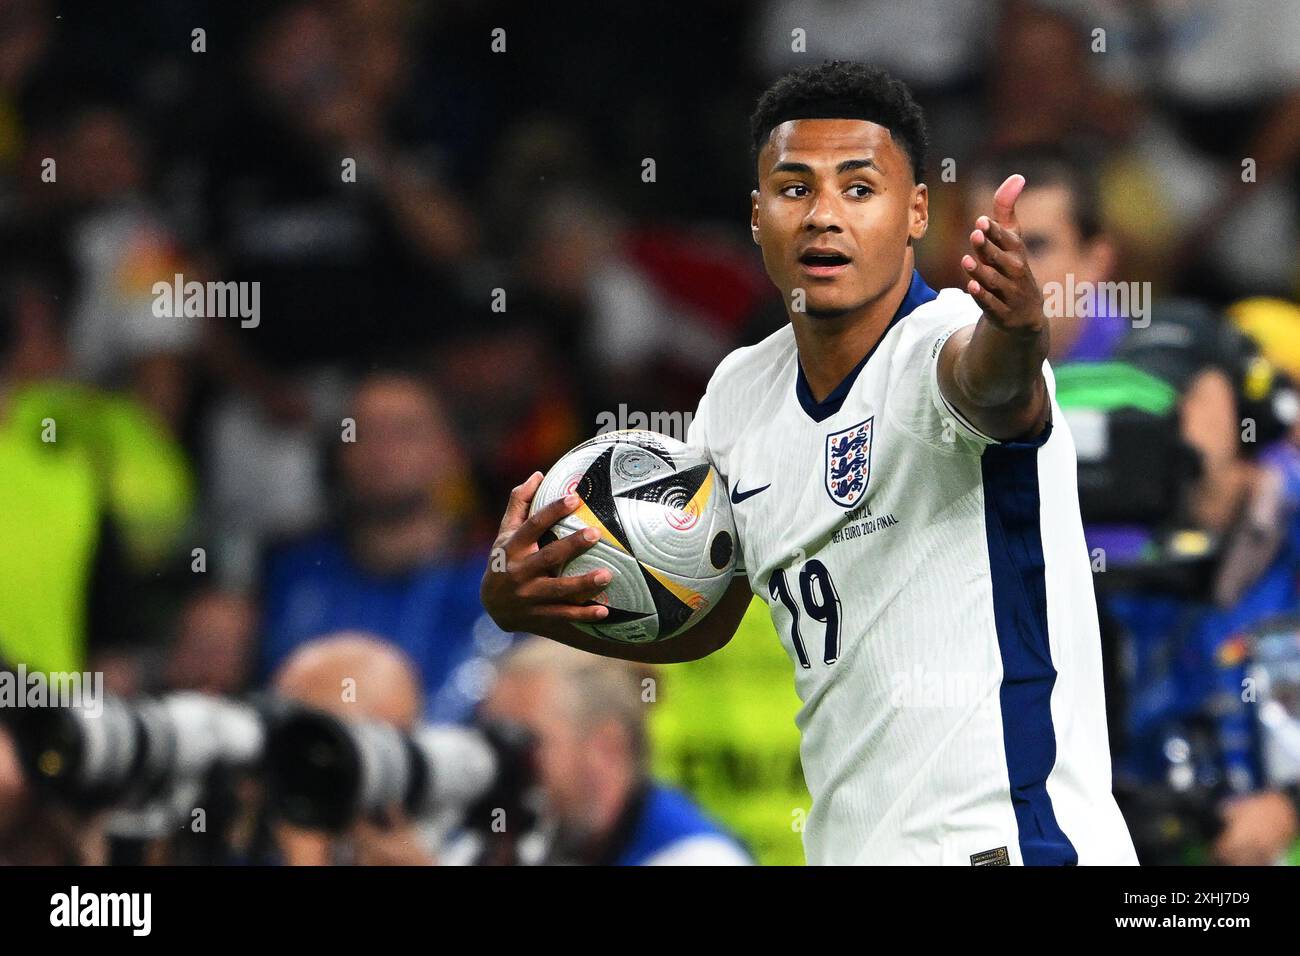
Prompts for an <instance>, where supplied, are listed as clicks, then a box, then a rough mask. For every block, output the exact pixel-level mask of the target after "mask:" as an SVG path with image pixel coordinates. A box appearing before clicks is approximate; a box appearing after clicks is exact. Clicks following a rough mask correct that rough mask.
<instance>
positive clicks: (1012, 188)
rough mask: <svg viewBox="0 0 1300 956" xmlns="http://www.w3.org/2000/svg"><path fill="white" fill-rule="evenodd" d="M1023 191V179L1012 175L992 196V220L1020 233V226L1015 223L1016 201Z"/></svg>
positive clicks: (1018, 175)
mask: <svg viewBox="0 0 1300 956" xmlns="http://www.w3.org/2000/svg"><path fill="white" fill-rule="evenodd" d="M1024 189H1025V177H1024V176H1021V175H1020V174H1019V173H1013V174H1011V175H1010V176H1008V177H1007V178H1006V181H1005V182H1003V184H1002V185H1001V186H999V187H998V191H997V192H995V193H994V194H993V218H994V219H996V220H997V221H998V222H1000V223H1002V225H1004V226H1006V227H1007V228H1008V229H1014V230H1015V231H1016V232H1019V231H1020V224H1019V223H1018V222H1017V221H1016V200H1017V199H1019V198H1020V194H1021V193H1022V192H1024Z"/></svg>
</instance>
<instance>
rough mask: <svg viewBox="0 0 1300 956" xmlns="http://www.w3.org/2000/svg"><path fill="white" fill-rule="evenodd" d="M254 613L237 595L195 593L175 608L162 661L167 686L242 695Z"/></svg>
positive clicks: (249, 674)
mask: <svg viewBox="0 0 1300 956" xmlns="http://www.w3.org/2000/svg"><path fill="white" fill-rule="evenodd" d="M256 628H257V615H256V611H255V610H254V608H253V606H252V604H251V602H250V601H249V600H248V599H247V598H246V597H244V596H243V595H241V594H233V593H229V592H222V591H207V590H205V591H201V592H199V593H198V594H196V595H195V596H194V597H193V598H191V599H190V600H189V601H188V602H187V603H186V604H185V606H184V608H183V609H182V610H181V613H180V615H179V618H178V620H177V624H176V637H175V640H174V641H173V642H172V645H171V647H170V648H169V651H168V654H167V659H166V661H165V663H164V665H163V683H164V685H165V686H166V687H167V689H168V690H197V691H203V692H204V693H208V694H215V695H218V696H226V697H236V696H238V695H240V694H242V693H243V692H244V691H245V690H246V689H247V688H248V684H249V681H250V680H251V678H252V669H253V663H254V662H253V654H254V651H255V645H254V642H255V640H256Z"/></svg>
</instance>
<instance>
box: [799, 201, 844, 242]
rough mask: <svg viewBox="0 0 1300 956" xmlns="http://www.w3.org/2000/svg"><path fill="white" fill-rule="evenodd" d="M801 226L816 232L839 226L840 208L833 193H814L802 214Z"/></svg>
mask: <svg viewBox="0 0 1300 956" xmlns="http://www.w3.org/2000/svg"><path fill="white" fill-rule="evenodd" d="M803 227H804V229H805V230H809V231H817V232H821V231H823V230H827V229H839V228H840V210H839V207H838V205H837V204H836V202H835V196H834V194H833V193H830V192H826V191H822V192H819V193H817V194H816V196H815V197H814V198H813V201H812V202H811V203H810V204H809V206H808V213H807V215H805V216H804V220H803Z"/></svg>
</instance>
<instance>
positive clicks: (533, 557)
mask: <svg viewBox="0 0 1300 956" xmlns="http://www.w3.org/2000/svg"><path fill="white" fill-rule="evenodd" d="M598 540H600V532H599V531H597V530H596V529H595V528H583V529H582V530H581V531H575V532H573V533H572V534H566V535H565V536H564V537H563V538H560V539H559V540H557V541H552V542H551V543H550V544H548V545H546V546H545V547H544V548H541V549H539V550H538V551H537V553H536V554H530V555H529V556H528V557H527V558H525V559H524V561H523V565H524V567H525V568H526V569H527V570H528V571H529V572H531V573H542V574H552V575H553V574H558V573H559V571H560V569H561V568H562V567H564V566H565V565H566V564H568V563H569V562H570V561H572V560H573V559H574V558H576V557H577V556H578V555H580V554H582V552H584V551H586V550H587V549H588V548H590V547H591V546H592V545H594V544H595V543H596V542H597V541H598Z"/></svg>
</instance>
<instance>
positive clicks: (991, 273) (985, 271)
mask: <svg viewBox="0 0 1300 956" xmlns="http://www.w3.org/2000/svg"><path fill="white" fill-rule="evenodd" d="M961 267H962V268H963V269H964V270H966V275H967V277H968V278H970V279H974V280H975V281H976V282H978V283H979V284H980V286H981V287H983V288H984V289H987V290H988V291H989V292H992V293H993V294H994V295H996V296H997V297H998V298H1000V299H1004V300H1005V298H1006V295H1007V293H1008V292H1009V289H1008V280H1007V277H1006V276H1004V275H1003V274H1002V273H1000V272H998V270H997V269H995V268H994V267H993V266H989V265H985V264H984V263H982V262H980V261H979V260H977V259H976V258H975V257H974V256H970V255H966V256H962V257H961Z"/></svg>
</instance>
